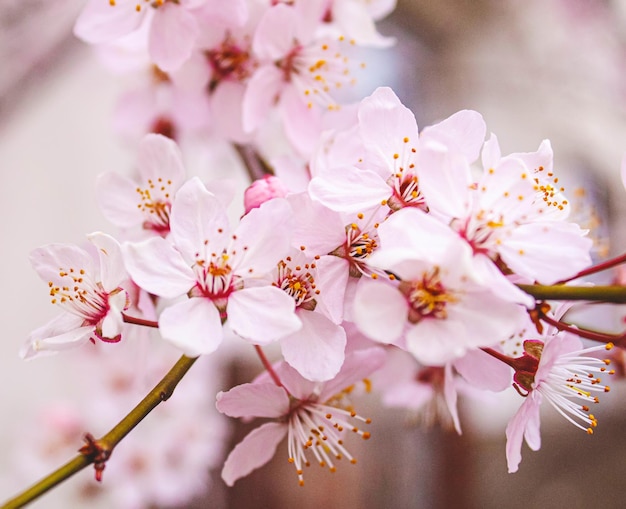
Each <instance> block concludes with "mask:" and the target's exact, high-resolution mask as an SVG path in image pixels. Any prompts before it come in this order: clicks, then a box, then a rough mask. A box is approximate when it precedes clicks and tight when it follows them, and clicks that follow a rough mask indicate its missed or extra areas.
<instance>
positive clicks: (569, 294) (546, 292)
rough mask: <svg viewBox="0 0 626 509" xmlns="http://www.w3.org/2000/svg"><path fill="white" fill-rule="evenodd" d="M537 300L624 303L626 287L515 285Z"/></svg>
mask: <svg viewBox="0 0 626 509" xmlns="http://www.w3.org/2000/svg"><path fill="white" fill-rule="evenodd" d="M517 286H518V287H519V288H520V289H521V290H523V291H524V292H526V293H527V294H529V295H532V296H533V297H535V299H537V300H587V301H595V302H610V303H613V304H625V303H626V286H565V285H552V286H547V285H517Z"/></svg>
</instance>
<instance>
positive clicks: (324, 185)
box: [309, 167, 391, 212]
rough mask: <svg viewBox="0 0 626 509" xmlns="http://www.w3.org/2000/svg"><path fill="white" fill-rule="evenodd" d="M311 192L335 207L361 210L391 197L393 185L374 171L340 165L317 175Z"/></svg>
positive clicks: (314, 197)
mask: <svg viewBox="0 0 626 509" xmlns="http://www.w3.org/2000/svg"><path fill="white" fill-rule="evenodd" d="M309 193H310V194H311V197H312V198H313V199H314V200H317V201H319V202H321V203H322V204H324V205H325V206H326V207H328V208H330V209H332V210H336V211H339V212H361V211H363V210H366V209H369V208H371V207H374V206H377V205H380V203H381V202H382V200H385V199H387V198H389V195H390V194H391V188H390V187H389V185H388V184H387V182H385V180H384V179H383V178H382V177H381V176H380V175H378V173H376V172H374V171H371V170H359V169H357V168H355V167H340V168H333V169H332V170H331V171H328V172H324V173H323V174H321V175H318V176H316V177H314V178H313V179H312V180H311V183H310V184H309Z"/></svg>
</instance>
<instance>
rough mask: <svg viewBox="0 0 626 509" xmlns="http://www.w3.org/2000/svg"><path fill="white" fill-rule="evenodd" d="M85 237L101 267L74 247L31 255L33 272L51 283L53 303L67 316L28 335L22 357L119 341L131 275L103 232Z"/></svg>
mask: <svg viewBox="0 0 626 509" xmlns="http://www.w3.org/2000/svg"><path fill="white" fill-rule="evenodd" d="M87 238H88V239H89V241H90V242H91V243H92V244H93V245H94V246H95V247H96V248H97V250H98V265H97V266H96V263H95V260H94V256H92V255H91V254H89V253H88V252H87V251H85V250H83V249H81V248H79V247H77V246H74V245H71V244H49V245H47V246H43V247H40V248H38V249H35V250H34V251H33V252H32V253H31V256H30V261H31V264H32V266H33V268H34V269H35V271H36V272H37V274H38V275H39V277H41V278H42V279H43V280H44V281H46V282H47V283H48V288H49V289H50V297H51V299H50V301H51V303H52V304H54V305H56V306H59V307H61V308H62V309H63V313H62V314H61V315H59V316H58V317H56V318H54V319H53V320H52V321H50V322H48V323H47V324H46V325H44V326H43V327H40V328H38V329H36V330H34V331H33V332H32V333H31V334H30V336H29V337H28V339H27V341H26V343H25V344H24V346H23V347H22V349H21V350H20V356H21V357H22V358H25V359H30V358H32V357H35V356H37V355H40V354H43V353H53V352H55V351H57V350H63V349H66V348H70V347H72V346H75V345H77V344H80V343H84V342H85V341H87V340H91V341H95V340H96V339H99V340H102V341H106V342H117V341H119V340H120V339H121V332H122V324H123V320H122V311H125V310H126V309H128V307H129V306H130V299H129V294H128V292H127V291H126V290H125V289H124V284H125V282H127V280H128V275H127V273H126V271H125V269H124V265H123V263H122V253H121V250H120V246H119V244H118V242H117V241H116V240H115V239H114V238H113V237H111V236H109V235H106V234H104V233H100V232H95V233H92V234H90V235H88V237H87Z"/></svg>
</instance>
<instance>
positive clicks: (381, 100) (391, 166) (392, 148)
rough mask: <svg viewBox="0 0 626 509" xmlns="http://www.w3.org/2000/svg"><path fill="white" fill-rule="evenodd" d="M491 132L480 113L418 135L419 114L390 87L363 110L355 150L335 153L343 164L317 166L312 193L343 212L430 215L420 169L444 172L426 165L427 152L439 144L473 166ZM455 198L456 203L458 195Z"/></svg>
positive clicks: (468, 113) (363, 104) (469, 113)
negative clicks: (487, 131) (416, 211)
mask: <svg viewBox="0 0 626 509" xmlns="http://www.w3.org/2000/svg"><path fill="white" fill-rule="evenodd" d="M485 129H486V128H485V123H484V121H483V119H482V117H481V116H480V114H478V113H477V112H475V111H469V110H464V111H460V112H458V113H456V114H454V115H452V116H451V117H449V118H448V119H446V120H444V121H442V122H440V123H439V124H436V125H434V126H431V127H428V128H426V129H424V131H423V132H422V133H421V134H418V127H417V122H416V120H415V116H414V115H413V113H412V112H411V111H410V110H409V109H408V108H407V107H406V106H404V105H403V104H402V103H401V102H400V100H399V99H398V97H397V96H396V95H395V93H394V92H393V91H392V90H391V89H390V88H387V87H380V88H378V89H376V90H375V91H374V93H373V94H372V95H371V96H369V97H367V98H365V99H363V100H362V101H361V103H360V105H359V109H358V126H357V129H356V131H353V130H352V129H350V130H349V133H350V134H349V136H350V137H352V138H354V136H356V137H357V141H355V140H352V141H351V142H350V145H349V147H348V149H349V150H347V149H346V148H345V147H343V146H339V147H338V148H335V149H334V151H339V154H340V158H339V161H341V162H342V163H339V164H338V163H337V162H335V161H336V159H335V158H334V157H332V158H331V157H328V156H327V160H329V161H330V165H328V166H327V167H324V166H318V167H317V169H316V174H315V177H314V178H313V179H312V180H311V184H310V186H309V192H310V193H311V196H312V197H313V199H315V200H318V201H320V202H321V203H323V204H324V205H326V206H327V207H330V208H331V209H333V210H337V211H342V212H358V211H361V212H363V211H365V210H367V209H370V208H373V207H380V206H381V205H382V206H384V207H385V208H386V209H387V210H389V209H391V210H399V209H401V208H404V207H415V208H419V209H421V210H428V197H427V196H426V195H425V194H424V193H423V191H422V189H421V185H418V169H419V168H422V167H423V168H422V169H423V171H424V172H431V173H438V172H439V167H438V166H437V165H433V164H431V163H432V161H431V160H428V159H426V160H423V158H422V155H421V153H422V147H423V146H424V145H434V146H437V147H439V148H440V149H441V150H444V151H451V152H452V153H454V154H458V157H459V158H462V159H463V160H466V161H468V162H472V161H473V160H475V159H476V158H477V157H478V154H479V151H480V147H481V145H482V143H483V140H484V137H485ZM341 140H342V141H343V138H341ZM335 145H338V143H335ZM350 159H351V163H350ZM318 160H319V158H318ZM420 178H421V177H420ZM450 198H452V199H449V201H450V202H452V203H454V204H456V202H455V201H454V195H452V196H450Z"/></svg>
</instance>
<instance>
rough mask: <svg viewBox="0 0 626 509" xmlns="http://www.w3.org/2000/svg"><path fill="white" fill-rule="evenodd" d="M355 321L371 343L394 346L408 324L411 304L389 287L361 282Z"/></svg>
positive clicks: (379, 283)
mask: <svg viewBox="0 0 626 509" xmlns="http://www.w3.org/2000/svg"><path fill="white" fill-rule="evenodd" d="M353 315H354V316H353V318H354V322H355V323H356V326H357V327H358V328H359V330H360V331H361V332H362V333H363V334H365V335H366V336H367V337H369V338H370V339H374V340H376V341H380V342H381V343H393V342H394V341H396V340H397V339H398V338H400V336H401V335H402V332H403V331H404V327H405V325H406V323H407V316H408V303H407V301H406V299H405V298H404V296H403V295H402V294H401V293H400V292H399V291H398V289H397V288H394V287H393V286H391V285H390V284H387V283H384V282H380V281H378V282H376V281H370V280H361V281H360V282H359V286H358V288H357V293H356V296H355V299H354V309H353Z"/></svg>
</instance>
